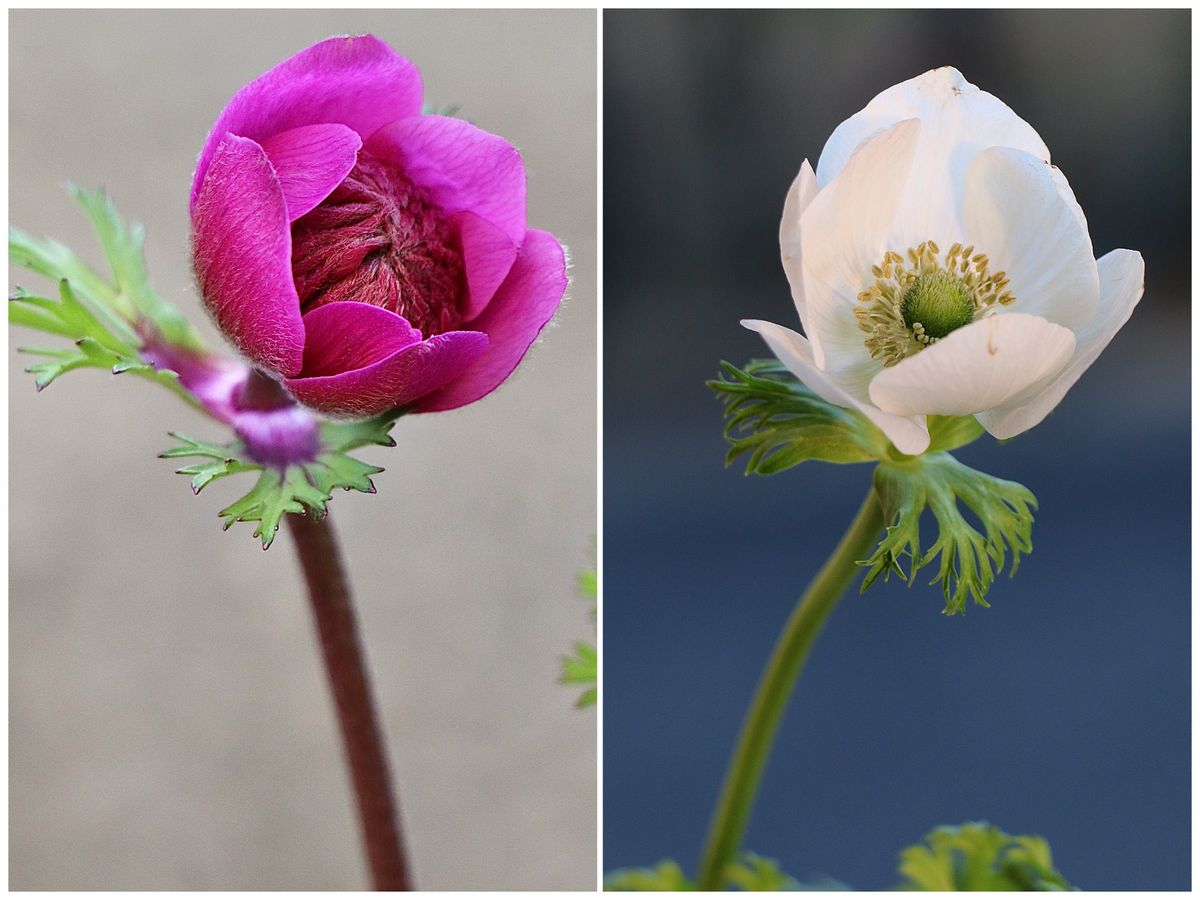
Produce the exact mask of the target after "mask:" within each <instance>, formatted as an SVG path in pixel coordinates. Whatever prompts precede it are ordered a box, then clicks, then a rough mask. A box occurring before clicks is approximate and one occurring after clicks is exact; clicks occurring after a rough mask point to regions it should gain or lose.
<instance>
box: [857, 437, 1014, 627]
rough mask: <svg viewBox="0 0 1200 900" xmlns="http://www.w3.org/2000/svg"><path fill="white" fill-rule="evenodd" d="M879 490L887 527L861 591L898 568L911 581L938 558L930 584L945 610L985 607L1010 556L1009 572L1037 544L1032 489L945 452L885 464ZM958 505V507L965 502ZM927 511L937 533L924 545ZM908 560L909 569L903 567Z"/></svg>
mask: <svg viewBox="0 0 1200 900" xmlns="http://www.w3.org/2000/svg"><path fill="white" fill-rule="evenodd" d="M875 492H876V494H877V495H878V497H879V501H880V503H881V504H882V505H883V516H884V522H885V524H886V525H887V532H886V533H885V535H884V537H883V539H882V540H881V541H880V542H879V546H878V547H877V548H876V550H875V552H874V554H872V556H871V557H870V559H867V560H865V561H864V562H863V563H862V565H864V566H866V567H867V569H868V571H867V574H866V577H865V578H864V579H863V583H862V588H861V590H863V591H865V590H866V589H867V588H869V587H870V586H871V585H872V584H873V583H874V582H875V580H876V579H877V578H878V577H879V576H880V575H882V576H883V577H884V580H885V581H886V580H887V579H888V577H889V576H891V575H892V574H893V573H894V574H896V575H898V576H899V577H901V578H903V579H905V580H906V581H907V582H908V583H909V584H910V585H911V584H912V583H913V581H914V580H915V579H916V577H917V572H918V571H920V569H922V568H923V567H924V566H926V565H928V564H929V563H931V562H933V560H934V559H938V560H939V562H938V570H937V575H936V576H935V577H934V579H933V581H932V582H930V583H931V584H933V583H939V582H940V583H941V586H942V593H943V594H944V596H945V598H946V608H945V610H944V612H945V613H946V614H947V615H954V614H955V613H960V612H965V611H966V606H967V600H968V599H970V600H973V601H974V602H975V603H978V604H979V605H980V606H987V605H988V603H987V600H986V599H985V598H986V595H987V592H988V589H989V588H990V587H991V586H992V582H993V581H995V578H996V575H997V574H998V573H999V572H1001V571H1002V570H1003V569H1004V565H1005V561H1006V560H1007V558H1008V555H1009V554H1011V555H1012V567H1011V569H1010V571H1009V575H1010V576H1011V575H1013V574H1015V573H1016V571H1017V566H1018V564H1019V563H1020V560H1021V554H1022V553H1029V552H1030V551H1031V550H1032V549H1033V544H1032V530H1033V512H1032V511H1033V510H1034V509H1036V508H1037V500H1036V499H1035V498H1034V496H1033V494H1032V493H1031V492H1030V491H1029V490H1028V488H1025V487H1023V486H1022V485H1019V484H1017V483H1016V482H1014V481H1004V480H1002V479H1000V478H994V477H993V476H991V475H987V474H985V473H983V472H978V471H976V470H975V469H971V468H969V467H967V466H964V465H963V464H962V463H960V462H959V461H958V460H956V459H955V458H954V457H953V456H951V455H950V454H948V453H943V452H938V453H926V454H924V455H922V456H917V457H906V458H904V459H902V460H893V461H891V462H885V463H880V465H879V466H878V468H876V470H875ZM960 504H961V506H960ZM963 507H965V508H966V509H967V510H970V511H971V512H972V513H973V514H974V515H975V516H976V517H977V518H978V520H979V521H980V522H981V523H982V525H983V532H982V533H981V532H980V531H979V530H978V529H977V528H976V527H975V526H974V525H973V524H971V522H969V521H968V520H967V519H966V518H965V517H964V515H963ZM926 509H928V510H929V511H930V512H931V513H932V514H933V518H934V521H935V523H936V526H937V538H936V539H935V540H934V542H933V545H932V546H930V547H929V548H928V549H924V548H922V545H921V517H922V515H923V514H924V512H925V510H926ZM906 562H907V566H908V571H907V572H906V571H905V564H906Z"/></svg>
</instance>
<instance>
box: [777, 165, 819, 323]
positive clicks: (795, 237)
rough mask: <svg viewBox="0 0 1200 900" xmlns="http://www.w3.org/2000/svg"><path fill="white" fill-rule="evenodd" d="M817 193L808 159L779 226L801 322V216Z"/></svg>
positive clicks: (785, 268) (802, 309)
mask: <svg viewBox="0 0 1200 900" xmlns="http://www.w3.org/2000/svg"><path fill="white" fill-rule="evenodd" d="M817 190H818V188H817V176H816V174H815V173H814V172H813V167H812V166H811V165H810V164H809V162H808V160H807V159H806V160H805V161H804V164H803V165H802V166H800V174H799V175H797V176H796V180H795V181H793V182H792V186H791V188H790V189H789V190H788V195H787V199H786V200H784V201H783V219H782V220H781V221H780V223H779V253H780V255H781V256H782V257H783V271H784V273H785V274H786V275H787V280H788V284H790V285H791V287H792V300H793V301H794V302H795V304H796V312H798V313H799V314H800V321H801V322H803V321H804V320H805V318H806V316H807V314H806V313H805V311H804V307H805V303H804V278H803V269H802V268H801V267H800V217H801V216H802V215H804V211H805V210H806V209H808V205H809V204H810V203H812V201H813V198H814V197H816V196H817Z"/></svg>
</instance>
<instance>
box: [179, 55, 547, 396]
mask: <svg viewBox="0 0 1200 900" xmlns="http://www.w3.org/2000/svg"><path fill="white" fill-rule="evenodd" d="M421 104H422V89H421V78H420V75H419V74H418V72H417V70H416V68H415V67H414V66H413V65H412V63H410V62H409V61H408V60H407V59H405V58H404V57H401V56H398V55H397V54H396V53H394V52H393V51H392V50H391V48H390V47H388V46H387V45H386V44H384V43H383V42H382V41H379V40H378V39H376V38H374V37H371V36H369V35H364V36H360V37H345V38H331V39H329V40H327V41H322V42H321V43H319V44H316V45H315V46H313V47H310V48H308V49H307V50H304V51H303V52H301V53H298V54H297V55H296V56H293V57H292V58H291V59H288V60H286V61H285V62H283V63H280V64H279V65H278V66H276V67H275V68H274V69H272V70H271V71H270V72H268V73H267V74H265V75H263V76H262V77H260V78H258V79H256V80H255V81H253V82H251V83H250V84H248V85H247V86H246V87H244V88H243V89H242V90H241V91H239V92H238V93H237V95H236V96H235V97H234V98H233V100H231V101H230V103H229V105H228V106H227V107H226V108H225V110H224V112H222V114H221V116H220V118H219V119H218V120H217V124H216V125H215V126H214V128H213V130H212V132H211V133H210V134H209V136H208V139H207V141H206V142H205V144H204V149H203V151H202V152H201V154H200V160H199V163H198V165H197V167H196V175H195V179H194V181H193V183H192V197H191V212H192V245H193V263H194V266H195V270H196V275H197V278H198V280H199V283H200V289H201V292H202V294H203V296H204V302H205V304H206V305H207V306H208V309H209V311H210V312H211V313H212V315H213V317H214V318H215V319H216V322H217V324H218V326H219V327H220V328H221V330H222V331H223V332H224V333H225V334H226V336H228V337H229V339H230V340H231V341H232V342H233V343H234V344H235V345H236V346H237V347H238V349H239V350H241V352H242V353H243V354H245V356H246V357H247V358H248V359H249V360H250V361H251V362H252V363H253V364H254V365H256V366H258V367H260V368H262V369H264V370H266V371H267V372H269V373H271V374H273V375H274V376H276V377H277V378H279V379H280V381H281V382H282V384H283V385H284V386H285V387H286V388H287V390H288V391H289V392H290V393H291V394H292V395H293V396H294V397H295V398H296V399H297V400H299V401H300V402H301V403H304V404H305V405H307V406H310V407H313V408H314V409H317V410H320V411H322V412H326V413H330V414H334V415H349V416H369V415H374V414H376V413H381V412H384V411H385V410H388V409H392V408H395V407H400V406H407V407H411V408H413V409H414V410H415V411H419V412H432V411H437V410H445V409H452V408H454V407H457V406H462V405H464V404H466V403H471V402H473V401H475V400H478V399H479V398H480V397H482V396H484V395H485V394H487V393H489V392H491V391H492V390H493V389H495V388H496V387H497V386H498V385H499V384H500V383H501V382H503V381H504V380H505V379H506V378H507V377H508V376H509V374H510V373H511V372H512V371H513V369H514V368H516V366H517V364H518V363H519V362H520V361H521V358H522V357H523V356H524V355H525V352H526V350H528V349H529V346H530V344H532V343H533V341H534V339H535V338H536V337H537V335H538V333H539V332H540V331H541V329H542V327H543V326H544V325H545V324H546V323H547V322H548V321H549V320H550V318H551V316H553V315H554V312H555V310H556V309H557V308H558V305H559V302H560V301H561V300H562V296H563V292H564V291H565V289H566V284H567V278H566V267H565V260H564V256H563V249H562V247H561V245H560V244H559V242H558V241H557V239H555V237H554V236H553V235H551V234H549V233H548V232H545V231H535V230H529V229H526V227H525V172H524V168H523V166H522V164H521V158H520V156H519V155H518V153H517V151H516V150H515V149H514V148H513V147H512V146H511V145H509V144H508V143H507V142H506V141H505V140H503V139H502V138H499V137H497V136H495V135H492V134H488V133H487V132H485V131H481V130H480V129H478V128H476V127H475V126H473V125H471V124H469V123H467V122H465V121H462V120H460V119H454V118H448V117H445V116H435V115H422V114H421Z"/></svg>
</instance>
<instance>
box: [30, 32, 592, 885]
mask: <svg viewBox="0 0 1200 900" xmlns="http://www.w3.org/2000/svg"><path fill="white" fill-rule="evenodd" d="M364 31H370V32H372V33H374V34H376V35H378V36H380V37H381V38H383V39H385V40H387V41H388V42H389V43H391V44H392V46H394V47H395V48H396V49H397V50H398V51H399V52H401V53H404V54H405V55H407V56H409V57H410V58H412V59H413V60H414V61H415V62H416V63H417V64H418V65H419V66H420V68H421V71H422V73H423V75H424V78H425V85H426V95H427V97H428V98H429V99H430V100H431V101H433V102H435V103H460V104H462V113H461V114H462V115H464V116H465V117H467V118H470V119H471V120H472V121H474V122H476V124H478V125H480V126H481V127H483V128H486V129H488V130H492V131H495V132H498V133H500V134H503V135H504V136H506V137H507V138H508V139H510V140H511V141H512V142H513V143H514V144H515V145H516V146H517V147H519V148H520V149H521V151H522V153H523V155H524V158H525V161H526V165H527V168H528V172H529V221H530V224H531V225H534V226H536V227H541V228H547V229H550V230H552V231H554V232H555V233H556V234H557V235H559V237H560V238H561V239H562V240H563V241H564V242H565V243H566V244H567V245H568V246H569V247H570V250H571V257H572V260H573V269H572V275H573V284H572V287H571V289H570V292H569V295H568V299H567V302H566V303H565V304H564V306H563V308H562V310H561V312H560V313H559V315H558V317H557V319H556V321H555V323H554V325H553V326H552V327H551V328H549V329H548V330H547V331H546V332H545V333H544V335H543V340H542V341H541V343H540V344H539V345H538V346H536V347H535V348H534V349H533V351H531V353H530V354H529V356H528V357H527V359H526V361H525V363H524V365H523V366H522V368H521V370H520V371H519V373H518V375H517V377H515V378H514V379H513V380H512V381H510V383H509V384H507V385H506V386H505V387H504V388H502V389H501V390H500V391H499V392H498V393H496V394H494V395H492V396H491V397H489V398H487V399H486V400H484V401H482V402H480V403H478V404H476V405H474V406H470V407H467V408H465V409H463V410H459V411H456V412H451V413H441V414H437V415H431V416H427V417H420V416H418V417H413V418H412V419H409V420H404V421H402V422H401V423H400V424H399V425H398V427H397V428H396V431H395V432H394V433H395V436H396V438H397V440H398V443H399V446H398V447H396V448H394V449H390V450H385V449H381V448H377V449H375V450H374V451H373V452H370V451H368V452H367V453H366V454H365V455H366V457H367V458H368V459H370V460H371V461H373V462H375V463H377V464H380V465H384V466H386V467H387V472H386V473H384V474H382V475H380V476H378V477H377V479H376V485H377V487H378V488H379V494H378V495H376V496H373V497H369V496H365V495H361V494H344V495H339V496H338V497H337V498H336V499H335V501H334V503H333V506H332V510H333V521H334V522H335V524H336V525H337V527H338V529H339V530H340V532H341V535H342V538H343V540H344V542H345V546H346V548H347V555H348V563H349V566H350V569H351V573H352V577H353V578H354V580H355V586H356V589H357V595H358V601H359V608H360V613H361V617H362V620H363V625H364V629H365V633H366V640H367V644H368V652H369V655H370V664H371V667H372V670H373V672H374V675H375V677H376V684H377V688H378V693H379V695H380V696H379V699H380V702H381V705H382V709H383V716H384V719H385V726H386V730H387V733H388V737H389V739H390V749H391V757H392V762H393V767H394V774H395V778H396V781H397V783H398V786H399V792H400V796H401V804H402V811H403V816H404V820H405V824H406V828H407V832H408V835H409V843H410V849H411V853H412V857H413V860H414V864H415V869H416V876H417V880H418V884H419V886H420V887H423V888H426V889H449V888H455V889H501V888H503V889H509V890H513V889H576V890H588V889H592V888H593V887H594V883H595V871H596V862H595V817H596V816H595V814H596V810H595V780H596V779H595V769H596V761H595V715H594V712H593V711H590V710H589V711H578V710H575V709H573V708H572V702H573V701H574V699H575V696H576V693H575V692H574V691H573V690H570V689H567V688H564V687H561V686H559V685H558V684H556V678H557V671H558V668H557V667H558V657H559V656H560V655H561V654H562V653H564V652H566V651H567V649H568V648H569V646H570V644H571V642H572V641H573V640H576V639H579V638H591V637H592V635H593V625H592V622H591V620H590V618H589V616H588V613H587V610H588V604H587V603H586V602H585V601H584V600H583V599H581V598H579V597H578V596H577V595H576V592H575V591H576V576H577V573H578V572H579V570H580V569H582V568H584V567H585V566H587V565H589V564H590V563H591V560H592V545H593V535H594V532H595V523H596V496H595V495H596V491H595V461H596V428H595V426H596V400H595V394H596V385H595V370H596V355H595V354H596V331H595V321H596V320H595V283H596V270H595V262H596V261H595V246H596V230H595V229H596V220H595V197H596V193H595V160H596V125H595V122H596V106H595V98H596V85H595V72H596V64H595V59H596V48H595V13H594V12H591V11H557V12H547V11H535V12H490V11H488V12H479V11H445V12H432V13H430V12H412V13H408V12H387V11H375V12H361V11H360V12H332V11H329V12H326V11H283V12H263V11H246V12H242V11H218V12H143V11H127V12H28V11H26V12H14V13H12V14H11V16H10V42H11V47H10V66H11V68H10V85H11V107H10V109H11V121H10V125H11V131H10V133H11V138H10V141H11V146H10V165H11V169H10V192H11V193H10V196H11V207H10V216H11V219H12V221H13V222H14V223H15V224H19V225H20V226H22V227H23V228H25V229H27V230H30V231H32V232H35V233H39V234H41V233H46V234H51V235H53V236H55V237H58V238H59V239H60V240H63V241H64V242H66V243H68V244H69V245H71V246H73V247H75V248H77V249H79V250H81V251H84V250H86V252H87V254H88V255H89V257H90V258H92V259H93V260H94V261H96V262H99V259H98V257H97V254H96V253H95V251H94V244H93V242H92V240H91V238H90V236H89V234H88V231H87V229H86V228H85V226H84V219H83V216H82V214H81V213H79V211H77V210H76V209H75V208H74V207H73V205H72V204H71V202H70V201H69V200H68V198H67V197H66V196H65V194H64V193H63V190H62V185H63V183H64V182H66V181H67V180H74V181H77V182H79V183H81V184H83V185H86V186H96V185H105V186H107V187H108V189H109V190H110V192H111V193H112V194H113V196H114V197H115V199H116V201H117V203H118V205H119V208H120V209H121V210H122V212H123V213H124V214H125V215H126V216H128V217H130V218H135V219H138V220H140V221H142V222H144V223H145V224H146V226H147V232H148V248H147V252H148V258H149V265H150V271H151V274H152V276H153V278H154V280H155V284H156V286H157V287H158V289H159V291H160V292H161V293H163V294H164V295H165V296H166V297H168V298H169V299H171V300H173V301H175V302H177V303H178V304H179V305H180V306H181V307H182V308H183V309H184V310H185V311H186V312H187V313H188V314H189V315H190V316H192V317H193V318H194V319H196V320H198V321H199V322H200V324H202V325H203V326H204V327H205V334H206V335H210V336H213V340H214V342H215V341H217V340H218V339H217V338H216V337H215V335H213V331H212V329H211V327H209V326H208V323H207V321H206V320H204V319H203V314H202V313H201V310H200V306H199V303H198V300H197V298H196V296H195V293H194V291H193V289H192V285H191V279H190V275H189V268H188V254H187V246H188V238H187V195H188V186H189V183H190V178H191V172H192V166H193V164H194V162H195V158H196V155H197V153H198V152H199V149H200V145H201V142H202V141H203V139H204V136H205V134H206V133H207V130H208V128H209V126H210V125H211V124H212V122H213V121H214V119H215V118H216V116H217V114H218V113H219V112H220V110H221V108H222V106H223V105H224V103H225V102H226V101H227V100H228V99H229V97H230V96H231V95H232V94H233V93H234V92H235V91H236V90H237V89H238V88H240V87H241V86H242V85H243V84H244V83H246V82H247V81H249V80H250V79H252V78H253V77H255V76H256V75H258V74H260V73H261V72H263V71H265V70H266V69H268V68H270V67H271V66H273V65H274V64H276V63H277V62H279V61H280V60H282V59H284V58H285V57H287V56H289V55H290V54H292V53H294V52H296V51H298V50H300V49H302V48H303V47H305V46H307V45H309V44H310V43H312V42H314V41H317V40H319V39H321V38H324V37H328V36H330V35H332V34H339V33H358V32H364ZM22 283H25V284H30V285H32V284H33V283H34V281H33V279H27V278H26V279H23V281H22ZM10 340H11V342H12V344H13V346H16V345H23V344H35V345H36V344H44V343H47V342H48V339H46V338H44V337H38V336H33V335H30V334H28V333H14V334H13V335H10ZM25 364H27V361H26V360H25V359H24V358H20V357H17V356H16V355H15V354H10V365H9V378H10V403H11V406H10V409H11V422H10V453H11V456H10V460H11V469H10V476H11V487H10V526H11V529H10V534H11V538H10V589H11V590H10V604H9V617H10V618H9V621H10V663H11V664H10V689H9V690H10V783H9V784H10V814H9V822H10V857H9V859H10V881H11V883H10V886H11V887H12V888H14V889H23V890H37V889H150V888H154V889H248V890H253V889H340V888H358V887H361V886H363V884H364V877H363V865H362V862H361V859H360V853H359V848H358V844H357V836H356V832H355V825H354V818H353V814H352V810H351V806H350V795H349V788H348V784H347V781H346V778H345V775H344V772H343V768H342V762H341V756H340V747H339V743H338V736H337V732H336V730H335V725H334V721H333V713H332V708H331V705H330V700H329V698H328V697H327V695H326V687H325V683H324V681H323V675H322V672H321V670H320V667H319V660H318V655H317V650H316V646H315V644H314V640H313V635H312V629H311V626H310V622H309V614H308V609H307V607H306V604H305V600H304V597H303V594H302V590H301V586H300V583H299V579H298V575H297V573H296V571H295V567H294V560H293V558H292V548H291V546H290V543H289V541H288V539H287V537H286V535H284V536H281V538H280V539H279V541H277V543H276V545H275V546H274V547H273V548H272V549H271V550H270V552H268V553H263V552H262V551H261V550H259V549H258V548H257V546H256V544H255V541H254V539H253V538H251V536H250V532H251V528H249V527H244V526H240V527H237V528H235V529H234V530H232V531H230V532H229V533H222V532H221V528H220V521H219V520H218V519H217V517H216V511H217V510H218V509H220V508H221V507H222V506H223V505H224V503H227V502H228V501H229V500H231V499H232V498H233V497H234V496H236V495H237V494H236V493H235V490H236V488H237V487H240V488H241V489H242V490H245V489H247V488H248V487H249V483H248V482H240V483H239V484H238V485H236V486H235V487H234V488H232V489H231V488H230V486H229V485H221V484H217V485H215V486H213V487H211V488H209V489H208V490H206V491H205V493H204V494H202V495H201V496H200V497H193V496H192V495H191V493H190V491H189V490H188V485H187V481H186V480H185V479H184V478H183V477H181V476H178V475H174V474H172V469H173V466H172V465H171V463H170V462H168V461H165V460H158V459H155V454H157V453H158V452H159V451H160V450H162V449H164V448H165V447H166V446H167V444H168V438H167V437H166V432H167V431H168V430H169V429H170V430H173V429H181V430H183V431H185V432H190V433H194V434H196V435H197V436H208V437H216V436H218V431H217V429H216V428H215V426H212V425H210V424H209V423H208V422H207V421H206V420H204V419H203V418H202V417H200V416H199V415H198V414H196V413H194V412H191V411H190V410H187V409H185V408H184V407H183V406H182V405H181V404H179V403H178V402H177V401H176V400H175V399H174V398H173V397H171V396H170V395H169V394H168V393H167V392H166V391H163V390H161V389H159V388H156V387H155V386H153V385H149V384H146V383H143V382H140V381H122V380H115V379H113V378H112V377H110V376H107V375H105V374H104V373H102V372H99V371H95V370H91V371H85V372H75V373H70V374H68V375H67V376H65V377H63V379H62V380H61V381H59V382H57V383H55V384H53V385H52V386H51V387H50V388H48V389H47V390H46V391H44V392H43V393H42V394H40V395H35V393H34V390H33V386H32V381H31V378H30V376H28V375H25V374H24V373H23V372H22V371H21V369H22V367H23V366H24V365H25ZM232 480H233V479H230V481H232Z"/></svg>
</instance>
